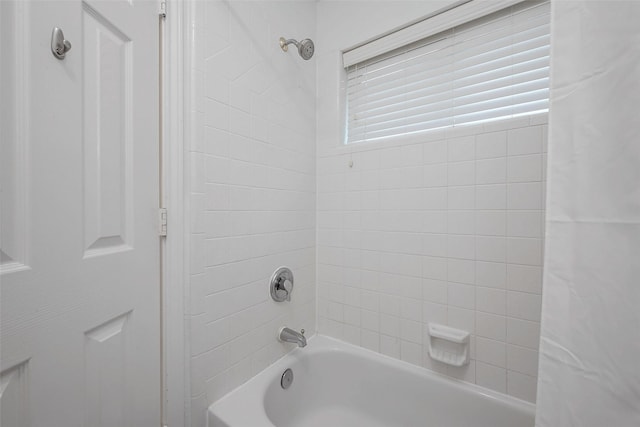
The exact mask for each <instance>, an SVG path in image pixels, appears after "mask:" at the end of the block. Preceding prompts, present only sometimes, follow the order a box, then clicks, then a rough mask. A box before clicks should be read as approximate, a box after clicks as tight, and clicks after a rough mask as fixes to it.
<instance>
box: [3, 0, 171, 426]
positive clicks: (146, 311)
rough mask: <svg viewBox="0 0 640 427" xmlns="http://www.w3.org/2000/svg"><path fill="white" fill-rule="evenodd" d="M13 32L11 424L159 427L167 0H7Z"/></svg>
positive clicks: (9, 77)
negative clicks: (56, 35)
mask: <svg viewBox="0 0 640 427" xmlns="http://www.w3.org/2000/svg"><path fill="white" fill-rule="evenodd" d="M56 26H57V27H60V28H62V30H63V31H64V34H65V38H67V39H68V40H69V41H70V42H71V44H72V48H71V50H70V51H69V52H68V53H67V55H66V58H65V59H64V60H58V59H56V58H55V57H54V56H53V55H52V53H51V50H50V41H51V31H52V29H53V27H56ZM0 33H1V34H0V36H1V39H2V40H3V43H2V47H1V49H2V51H0V54H1V55H2V58H3V61H2V62H1V72H2V74H1V75H0V80H1V81H2V83H1V86H0V88H1V90H2V93H0V102H1V104H2V105H1V108H2V110H1V111H2V118H1V120H2V122H1V123H0V124H1V127H0V132H2V135H1V140H0V150H1V151H0V162H1V164H0V166H1V168H2V169H1V170H0V179H1V185H2V193H1V199H0V200H1V204H0V213H1V216H0V223H1V227H0V231H1V234H0V250H1V251H2V252H1V256H0V286H1V289H0V292H1V294H0V296H1V301H0V303H1V307H0V316H1V321H0V339H1V340H0V345H1V347H0V351H1V353H0V392H2V394H1V396H0V425H1V426H2V427H14V426H15V427H28V426H47V427H57V426H60V427H63V426H64V427H67V426H89V427H100V426H110V427H111V426H112V427H116V426H117V427H120V426H132V427H133V426H135V427H142V426H158V425H159V424H160V327H159V325H160V311H159V308H160V298H159V295H160V293H159V292H160V266H159V237H158V234H157V208H158V194H159V191H158V183H159V177H158V173H159V172H158V163H159V162H158V68H157V67H158V15H157V4H156V2H149V1H139V0H138V1H136V0H133V1H119V0H114V1H84V2H83V1H79V0H63V1H56V0H54V1H21V0H17V1H7V0H2V1H0ZM5 58H13V61H5V60H4V59H5Z"/></svg>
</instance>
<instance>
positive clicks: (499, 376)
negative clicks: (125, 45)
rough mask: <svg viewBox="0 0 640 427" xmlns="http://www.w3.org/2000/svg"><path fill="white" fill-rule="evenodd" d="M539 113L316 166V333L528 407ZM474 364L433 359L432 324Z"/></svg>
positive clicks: (538, 235)
mask: <svg viewBox="0 0 640 427" xmlns="http://www.w3.org/2000/svg"><path fill="white" fill-rule="evenodd" d="M546 127H547V126H546V115H539V116H533V117H531V118H518V119H510V120H507V121H500V122H493V123H488V124H485V125H473V126H468V127H461V128H456V129H450V130H447V131H434V132H432V133H429V134H427V135H425V136H423V137H416V138H412V139H409V140H404V141H389V142H386V143H376V144H366V143H363V144H354V145H351V146H346V147H344V146H343V147H340V146H339V144H338V142H337V141H336V145H335V147H334V149H333V150H331V149H329V148H327V147H325V154H322V155H321V157H319V158H318V217H317V219H318V316H319V320H318V322H319V325H318V328H319V332H320V333H324V334H328V335H331V336H334V337H337V338H340V339H344V340H346V341H349V342H352V343H354V344H357V345H361V346H363V347H366V348H369V349H372V350H375V351H379V352H381V353H384V354H386V355H389V356H392V357H396V358H398V359H402V360H404V361H407V362H409V363H412V364H416V365H421V366H424V367H426V368H429V369H433V370H436V371H439V372H442V373H446V374H448V375H451V376H454V377H457V378H461V379H464V380H466V381H469V382H472V383H476V384H478V385H481V386H484V387H488V388H491V389H494V390H497V391H500V392H503V393H508V394H510V395H513V396H516V397H519V398H523V399H526V400H529V401H534V400H535V394H536V390H535V389H536V375H537V360H538V351H537V350H538V341H539V333H540V332H539V331H540V323H539V322H540V299H541V297H540V295H541V273H542V268H541V263H542V250H543V249H542V248H543V239H542V237H543V224H544V223H543V217H544V211H543V209H544V194H545V182H544V179H545V178H544V177H545V162H546V154H545V152H546V133H547V132H546ZM429 322H436V323H441V324H445V325H450V326H453V327H456V328H461V329H464V330H467V331H470V332H471V334H472V339H471V363H470V364H469V365H468V366H466V367H463V368H451V367H446V366H444V365H442V364H440V363H438V362H434V361H432V360H431V359H430V358H429V356H428V335H426V333H427V324H428V323H429Z"/></svg>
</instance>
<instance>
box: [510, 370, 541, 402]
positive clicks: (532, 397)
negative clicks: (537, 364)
mask: <svg viewBox="0 0 640 427" xmlns="http://www.w3.org/2000/svg"><path fill="white" fill-rule="evenodd" d="M536 389H537V379H536V378H535V377H531V376H529V375H524V374H521V373H519V372H515V371H507V394H509V395H511V396H514V397H517V398H518V399H523V400H526V401H529V402H533V403H535V401H536Z"/></svg>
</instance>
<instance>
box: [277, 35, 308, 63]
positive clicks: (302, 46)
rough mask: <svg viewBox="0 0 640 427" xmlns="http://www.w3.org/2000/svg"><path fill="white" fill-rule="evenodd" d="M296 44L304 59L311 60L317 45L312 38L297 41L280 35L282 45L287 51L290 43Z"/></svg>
mask: <svg viewBox="0 0 640 427" xmlns="http://www.w3.org/2000/svg"><path fill="white" fill-rule="evenodd" d="M290 44H294V45H296V47H297V48H298V53H299V54H300V56H301V57H302V59H304V60H309V59H311V57H312V56H313V52H314V51H315V46H314V45H313V41H312V40H311V39H304V40H302V41H297V40H294V39H289V40H286V39H285V38H284V37H280V47H281V48H282V50H284V51H285V52H286V51H288V50H289V45H290Z"/></svg>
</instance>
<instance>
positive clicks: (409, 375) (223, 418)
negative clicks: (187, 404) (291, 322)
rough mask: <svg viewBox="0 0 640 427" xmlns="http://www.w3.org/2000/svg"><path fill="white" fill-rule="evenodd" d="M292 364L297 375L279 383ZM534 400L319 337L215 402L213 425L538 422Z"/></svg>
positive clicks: (508, 425) (503, 425) (490, 426)
mask: <svg viewBox="0 0 640 427" xmlns="http://www.w3.org/2000/svg"><path fill="white" fill-rule="evenodd" d="M287 368H291V370H292V371H293V382H292V383H291V385H290V386H289V388H287V389H283V388H282V387H281V385H280V382H281V376H282V374H283V372H284V371H285V370H286V369H287ZM533 425H534V405H532V404H530V403H527V402H523V401H521V400H518V399H514V398H511V397H508V396H504V395H501V394H499V393H495V392H492V391H490V390H487V389H484V388H481V387H477V386H475V385H472V384H468V383H464V382H461V381H457V380H454V379H450V378H448V377H445V376H442V375H439V374H436V373H432V372H430V371H427V370H425V369H422V368H420V367H417V366H414V365H410V364H408V363H404V362H401V361H398V360H395V359H392V358H389V357H386V356H383V355H380V354H378V353H375V352H372V351H369V350H365V349H362V348H360V347H356V346H353V345H350V344H346V343H344V342H341V341H337V340H334V339H332V338H328V337H325V336H321V335H320V336H315V337H313V338H311V339H310V340H309V345H307V347H305V348H298V349H295V350H294V351H292V352H291V353H289V354H288V355H286V356H285V357H283V358H282V359H280V360H278V361H277V362H276V363H274V364H273V365H272V366H270V367H269V368H267V369H266V370H265V371H263V372H261V373H260V374H258V375H257V376H256V377H254V378H253V379H251V380H250V381H249V382H247V383H246V384H244V385H243V386H241V387H240V388H238V389H236V390H234V391H233V392H231V393H229V394H228V395H227V396H225V397H223V398H222V399H220V400H219V401H217V402H215V403H214V404H213V405H211V406H210V407H209V411H208V426H209V427H274V426H275V427H530V426H531V427H532V426H533Z"/></svg>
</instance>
